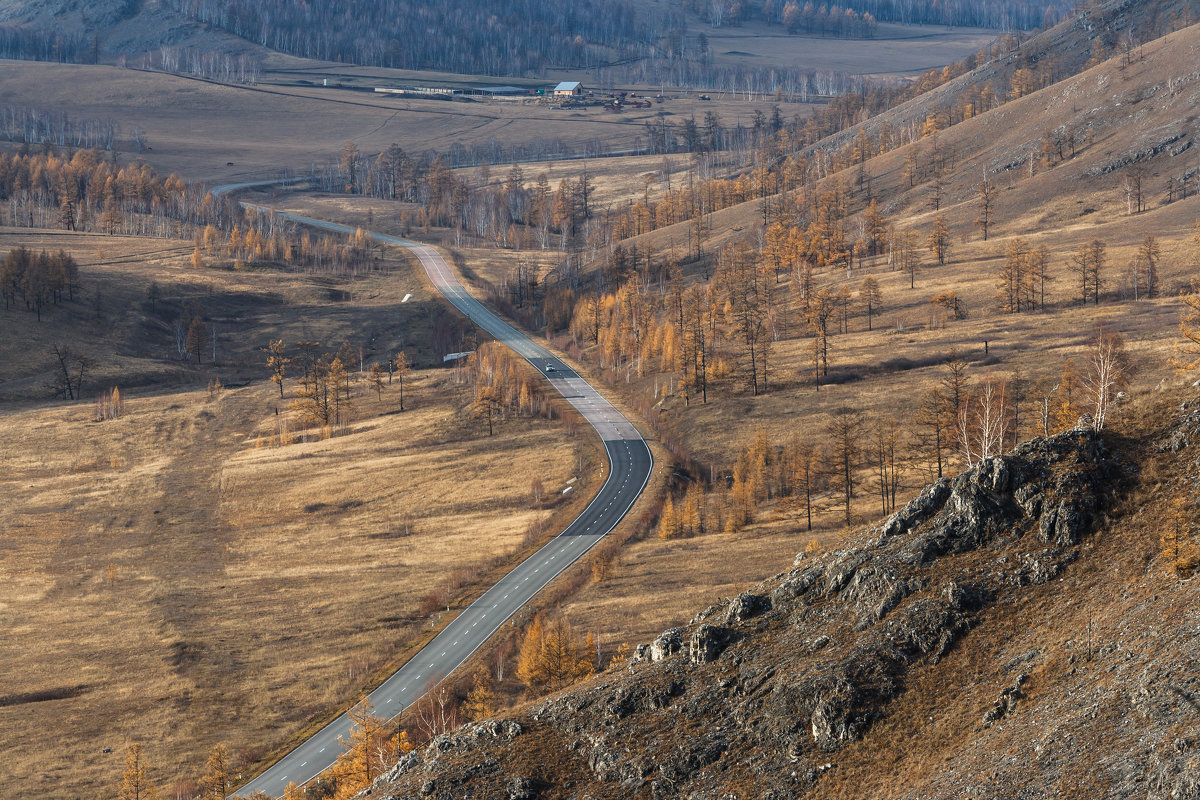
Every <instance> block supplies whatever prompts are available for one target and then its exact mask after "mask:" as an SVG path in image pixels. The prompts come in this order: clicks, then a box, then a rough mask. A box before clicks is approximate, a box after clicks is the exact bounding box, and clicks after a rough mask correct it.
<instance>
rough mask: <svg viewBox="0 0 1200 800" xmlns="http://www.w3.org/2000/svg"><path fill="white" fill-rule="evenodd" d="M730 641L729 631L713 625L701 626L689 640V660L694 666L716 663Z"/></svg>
mask: <svg viewBox="0 0 1200 800" xmlns="http://www.w3.org/2000/svg"><path fill="white" fill-rule="evenodd" d="M728 640H729V633H728V631H726V630H724V629H723V628H715V627H713V626H712V625H700V626H698V627H697V628H696V630H694V631H692V636H691V638H690V639H689V640H688V659H689V660H691V662H692V663H693V664H707V663H708V662H710V661H716V659H717V656H719V655H721V651H722V650H724V649H725V645H726V643H727V642H728Z"/></svg>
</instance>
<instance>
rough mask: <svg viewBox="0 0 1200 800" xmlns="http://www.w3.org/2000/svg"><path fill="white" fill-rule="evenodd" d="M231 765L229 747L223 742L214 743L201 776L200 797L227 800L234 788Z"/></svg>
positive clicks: (210, 799) (208, 799)
mask: <svg viewBox="0 0 1200 800" xmlns="http://www.w3.org/2000/svg"><path fill="white" fill-rule="evenodd" d="M230 773H231V770H230V766H229V749H228V748H227V747H225V745H223V744H220V743H218V744H216V745H213V749H212V750H211V751H210V752H209V754H208V762H207V763H206V764H205V765H204V774H203V775H201V776H200V781H199V786H200V797H202V798H206V799H207V800H225V797H226V795H228V794H229V790H230V789H232V788H233V786H232V783H233V781H232V779H231V774H230Z"/></svg>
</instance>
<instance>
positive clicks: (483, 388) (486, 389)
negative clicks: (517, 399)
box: [470, 383, 504, 436]
mask: <svg viewBox="0 0 1200 800" xmlns="http://www.w3.org/2000/svg"><path fill="white" fill-rule="evenodd" d="M503 412H504V397H503V395H501V394H500V390H499V389H497V388H496V387H495V386H488V385H487V384H484V383H480V384H479V386H478V388H477V389H476V390H475V400H474V401H473V402H472V403H471V408H470V414H471V419H482V420H486V421H487V429H488V436H491V435H492V433H493V431H494V429H495V421H496V420H497V419H498V418H499V417H500V415H501V414H502V413H503Z"/></svg>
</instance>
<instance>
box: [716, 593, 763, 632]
mask: <svg viewBox="0 0 1200 800" xmlns="http://www.w3.org/2000/svg"><path fill="white" fill-rule="evenodd" d="M770 607H771V601H770V599H769V598H766V597H760V596H759V595H756V594H752V593H751V592H742V593H741V594H739V595H738V596H737V597H735V598H733V601H732V602H731V603H730V604H729V609H728V610H727V611H726V612H725V624H727V625H728V624H730V623H734V622H741V621H743V620H747V619H750V618H751V617H757V616H758V615H759V614H761V613H762V612H764V611H766V610H768V609H770Z"/></svg>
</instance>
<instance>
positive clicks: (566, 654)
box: [517, 614, 595, 691]
mask: <svg viewBox="0 0 1200 800" xmlns="http://www.w3.org/2000/svg"><path fill="white" fill-rule="evenodd" d="M594 651H595V645H594V644H593V641H592V637H591V636H590V635H589V636H588V637H587V639H585V640H584V641H580V640H579V637H577V636H576V635H575V632H574V631H573V630H572V629H571V626H570V624H569V623H567V621H566V620H565V619H562V618H559V619H556V620H553V621H550V622H547V620H546V619H545V617H543V616H542V615H540V614H539V615H538V616H536V617H534V620H533V622H532V623H530V625H529V630H528V631H527V632H526V633H525V638H524V639H523V640H522V641H521V650H520V654H519V655H518V658H517V677H518V678H519V679H520V680H521V682H522V683H524V684H525V685H526V686H527V687H529V689H530V690H532V691H555V690H557V689H562V688H564V687H566V686H570V685H571V684H573V683H576V682H578V681H580V680H583V679H584V678H587V677H590V676H591V675H592V673H593V672H595V666H594V664H593V661H592V654H593V653H594Z"/></svg>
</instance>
